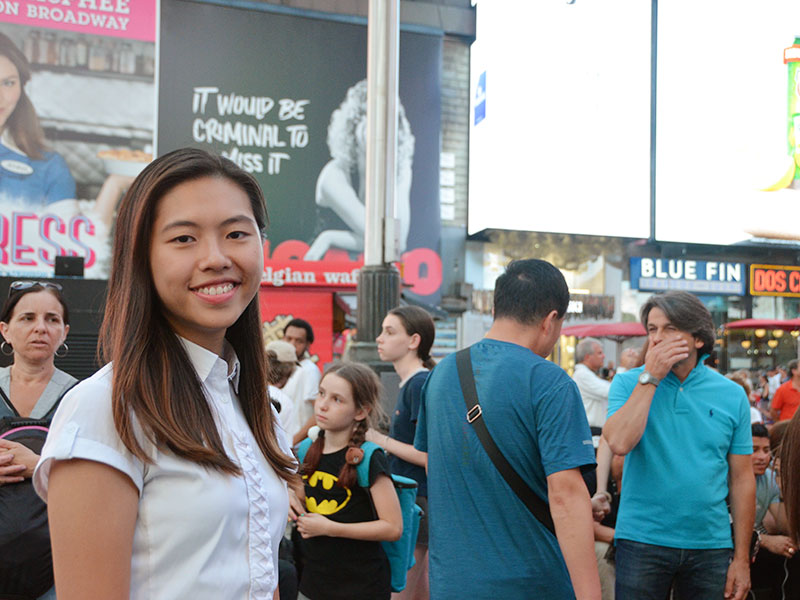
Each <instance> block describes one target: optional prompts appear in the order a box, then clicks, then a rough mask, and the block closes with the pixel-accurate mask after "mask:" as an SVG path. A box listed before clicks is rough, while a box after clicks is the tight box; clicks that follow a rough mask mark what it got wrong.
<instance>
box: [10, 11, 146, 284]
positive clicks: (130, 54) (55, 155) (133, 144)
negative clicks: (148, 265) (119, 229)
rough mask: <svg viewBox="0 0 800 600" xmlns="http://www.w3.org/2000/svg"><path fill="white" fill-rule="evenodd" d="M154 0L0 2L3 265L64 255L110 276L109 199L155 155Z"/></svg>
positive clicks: (49, 263) (27, 269)
mask: <svg viewBox="0 0 800 600" xmlns="http://www.w3.org/2000/svg"><path fill="white" fill-rule="evenodd" d="M156 8H157V1H156V0H137V1H136V2H129V1H128V0H116V1H115V2H100V3H95V2H79V3H70V2H63V3H61V2H59V3H52V2H50V3H43V2H34V1H26V0H19V1H17V2H2V3H0V80H2V81H3V82H4V96H3V98H4V100H3V104H2V106H0V132H1V133H2V135H0V275H4V276H27V277H36V276H40V277H50V276H52V273H53V268H54V263H55V257H56V256H58V255H68V256H82V257H83V258H84V267H85V275H86V277H88V278H93V279H104V278H106V277H107V276H108V268H109V255H110V244H109V232H110V231H111V228H112V221H113V215H114V211H115V208H116V203H117V202H118V201H119V199H120V198H121V196H122V193H123V191H124V190H125V188H126V187H127V186H128V185H129V184H130V182H131V181H132V180H133V176H134V175H135V174H136V173H138V172H139V170H141V169H142V168H144V165H145V164H147V162H149V160H151V158H152V145H153V139H154V125H155V83H154V81H155V70H156V50H155V40H156ZM9 99H10V100H9Z"/></svg>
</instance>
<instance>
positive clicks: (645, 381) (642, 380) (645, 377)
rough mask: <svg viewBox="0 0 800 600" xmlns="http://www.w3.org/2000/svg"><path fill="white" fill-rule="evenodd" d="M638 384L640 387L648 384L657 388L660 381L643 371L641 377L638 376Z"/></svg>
mask: <svg viewBox="0 0 800 600" xmlns="http://www.w3.org/2000/svg"><path fill="white" fill-rule="evenodd" d="M639 383H641V384H642V385H647V384H648V383H652V384H653V385H655V386H658V384H659V383H661V380H660V379H658V378H656V377H653V376H652V375H651V374H650V373H648V372H647V371H644V372H643V373H642V374H641V375H639Z"/></svg>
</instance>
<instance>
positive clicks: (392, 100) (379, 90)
mask: <svg viewBox="0 0 800 600" xmlns="http://www.w3.org/2000/svg"><path fill="white" fill-rule="evenodd" d="M399 21H400V3H399V0H370V2H369V17H368V21H367V156H366V182H365V183H366V198H365V204H366V206H365V211H366V220H365V228H364V267H363V268H362V269H361V274H360V276H359V281H358V289H357V294H358V314H357V326H358V332H357V334H356V341H355V343H354V344H352V345H351V347H350V354H349V358H350V359H352V360H357V361H360V362H367V363H380V360H379V359H378V355H377V350H376V345H375V337H376V336H377V335H378V334H379V333H380V330H381V323H382V321H383V317H384V316H385V315H386V313H387V312H388V311H389V310H390V309H392V308H394V307H395V306H397V305H398V304H399V302H400V274H399V272H398V271H397V269H396V268H395V267H394V265H392V264H391V263H392V262H393V261H395V260H397V258H398V257H397V256H396V250H395V248H396V243H395V233H394V232H395V227H394V190H395V186H396V180H397V168H396V166H395V162H396V146H397V70H398V69H397V60H398V46H399V31H400V29H399Z"/></svg>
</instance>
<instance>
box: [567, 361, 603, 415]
mask: <svg viewBox="0 0 800 600" xmlns="http://www.w3.org/2000/svg"><path fill="white" fill-rule="evenodd" d="M572 379H574V380H575V383H576V384H578V391H580V393H581V398H582V399H583V408H584V409H585V410H586V419H587V420H588V421H589V426H590V427H602V426H603V424H604V423H605V422H606V418H607V416H608V390H609V388H610V387H611V382H610V381H606V380H605V379H602V378H601V377H598V376H597V375H596V374H595V373H594V371H592V370H591V369H590V368H589V367H587V366H586V365H585V364H583V363H579V364H577V365H575V373H574V374H573V375H572Z"/></svg>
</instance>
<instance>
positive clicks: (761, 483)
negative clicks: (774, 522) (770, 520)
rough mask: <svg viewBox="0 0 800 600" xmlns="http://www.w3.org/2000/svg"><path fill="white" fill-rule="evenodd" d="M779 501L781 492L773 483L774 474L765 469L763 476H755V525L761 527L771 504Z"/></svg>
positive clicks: (775, 483) (775, 482) (776, 483)
mask: <svg viewBox="0 0 800 600" xmlns="http://www.w3.org/2000/svg"><path fill="white" fill-rule="evenodd" d="M780 501H781V490H780V488H779V487H778V482H777V481H775V473H773V472H772V469H767V471H766V472H765V473H764V474H763V475H757V476H756V525H761V522H762V521H763V520H764V517H765V516H766V514H767V511H768V510H769V507H770V505H771V504H777V503H779V502H780Z"/></svg>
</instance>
